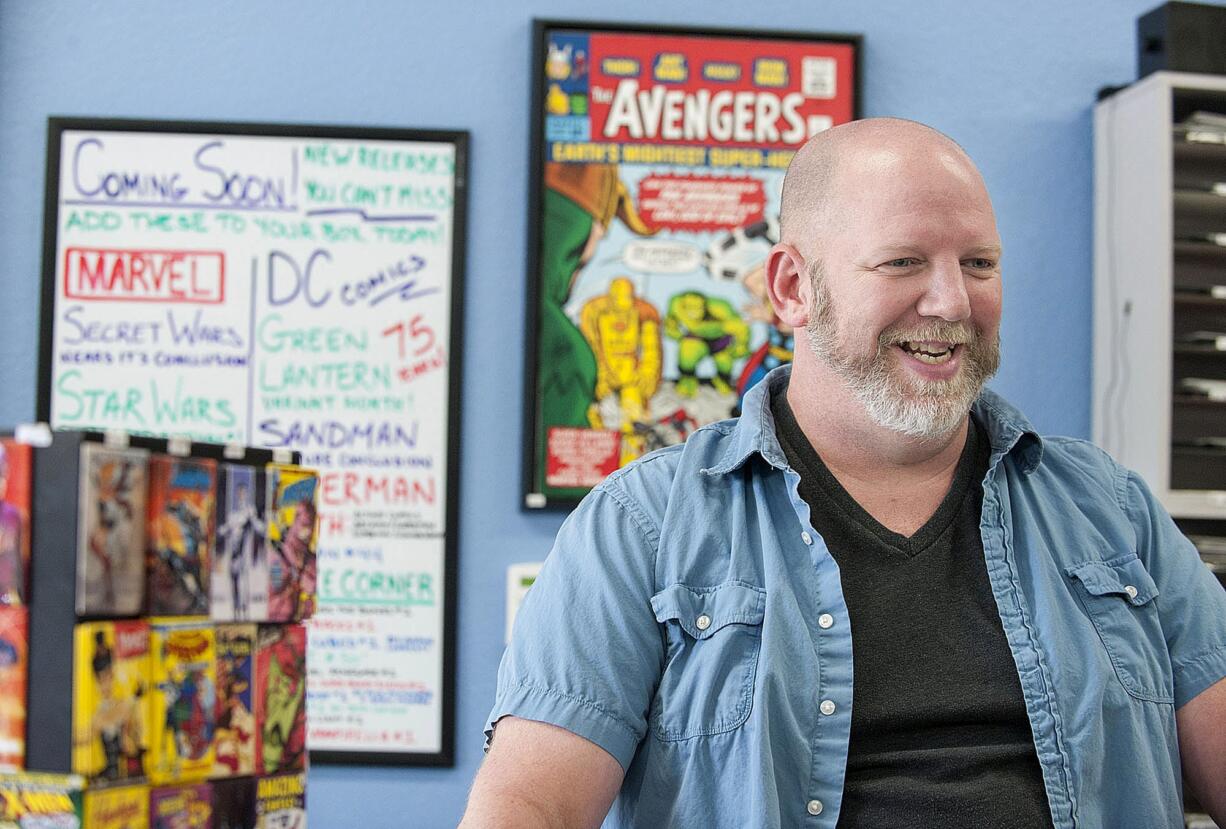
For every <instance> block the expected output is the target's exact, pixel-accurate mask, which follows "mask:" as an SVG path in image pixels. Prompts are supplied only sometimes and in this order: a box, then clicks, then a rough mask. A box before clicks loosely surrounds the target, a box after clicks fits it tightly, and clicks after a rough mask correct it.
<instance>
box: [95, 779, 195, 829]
mask: <svg viewBox="0 0 1226 829" xmlns="http://www.w3.org/2000/svg"><path fill="white" fill-rule="evenodd" d="M212 826H213V791H212V787H211V786H210V785H209V784H208V783H195V784H193V785H190V786H167V787H166V788H162V789H154V790H153V791H152V792H150V793H149V829H212ZM87 829H92V827H87Z"/></svg>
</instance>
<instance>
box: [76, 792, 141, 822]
mask: <svg viewBox="0 0 1226 829" xmlns="http://www.w3.org/2000/svg"><path fill="white" fill-rule="evenodd" d="M85 829H149V788H148V787H147V786H118V787H111V788H98V789H89V790H87V791H86V792H85Z"/></svg>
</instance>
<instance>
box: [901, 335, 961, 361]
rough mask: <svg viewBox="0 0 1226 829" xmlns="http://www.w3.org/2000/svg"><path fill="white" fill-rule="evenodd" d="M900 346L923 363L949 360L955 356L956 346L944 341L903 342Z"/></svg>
mask: <svg viewBox="0 0 1226 829" xmlns="http://www.w3.org/2000/svg"><path fill="white" fill-rule="evenodd" d="M899 347H900V348H902V350H903V351H905V352H907V353H908V354H910V355H911V356H912V357H914V358H915V359H917V360H919V361H920V362H921V363H928V364H929V365H937V364H939V363H944V362H947V361H948V360H949V359H950V358H952V357H953V356H954V346H953V345H947V344H944V343H941V344H938V343H927V342H910V341H906V342H901V343H899Z"/></svg>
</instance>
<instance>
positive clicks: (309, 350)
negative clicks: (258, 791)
mask: <svg viewBox="0 0 1226 829" xmlns="http://www.w3.org/2000/svg"><path fill="white" fill-rule="evenodd" d="M467 147H468V136H467V133H463V132H425V131H411V130H392V129H367V128H340V127H307V126H297V125H270V124H230V123H205V122H164V121H118V120H96V119H67V118H53V119H51V121H50V125H49V137H48V156H47V194H46V224H45V239H44V245H45V248H44V259H43V262H44V265H43V270H44V273H43V296H42V327H41V338H42V342H41V350H40V367H39V382H40V388H39V397H38V414H39V417H40V418H41V419H43V420H46V421H47V422H49V423H50V424H51V425H52V427H54V428H72V429H98V430H124V431H127V432H129V433H132V434H137V435H157V436H186V437H188V438H190V439H192V440H195V441H204V442H213V443H238V444H247V445H253V446H259V447H270V448H273V449H279V448H285V449H290V450H297V451H300V452H301V454H302V462H303V463H304V464H305V465H307V466H310V467H315V468H317V469H318V470H319V471H320V475H321V477H320V497H319V527H320V531H319V548H318V563H319V578H318V592H319V597H318V598H319V604H318V612H317V615H316V617H315V618H314V619H313V620H312V622H311V624H310V645H309V658H308V668H309V681H308V695H309V696H308V707H309V711H310V719H309V723H308V745H309V748H310V751H311V756H312V758H314V759H315V760H316V761H325V762H326V761H338V762H370V763H389V764H422V765H450V764H451V762H452V743H453V730H454V725H453V724H454V705H455V703H454V693H453V692H454V687H455V677H454V674H455V619H456V549H457V545H456V523H457V492H458V480H457V473H458V471H459V464H458V428H459V415H458V401H459V393H460V366H461V342H462V338H461V330H460V323H461V316H460V309H461V301H462V298H461V294H462V290H463V274H464V221H465V192H466V179H467V164H468V161H467V157H468V152H467Z"/></svg>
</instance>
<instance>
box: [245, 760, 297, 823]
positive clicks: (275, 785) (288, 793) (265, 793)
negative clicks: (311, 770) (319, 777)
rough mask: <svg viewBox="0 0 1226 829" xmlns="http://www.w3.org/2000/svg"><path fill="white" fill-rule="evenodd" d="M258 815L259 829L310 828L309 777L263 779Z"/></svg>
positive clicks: (293, 775)
mask: <svg viewBox="0 0 1226 829" xmlns="http://www.w3.org/2000/svg"><path fill="white" fill-rule="evenodd" d="M255 815H256V817H255V825H256V829H306V825H307V823H306V774H305V773H303V772H294V773H290V774H275V775H272V776H270V777H261V778H259V779H258V780H257V781H256V796H255Z"/></svg>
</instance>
